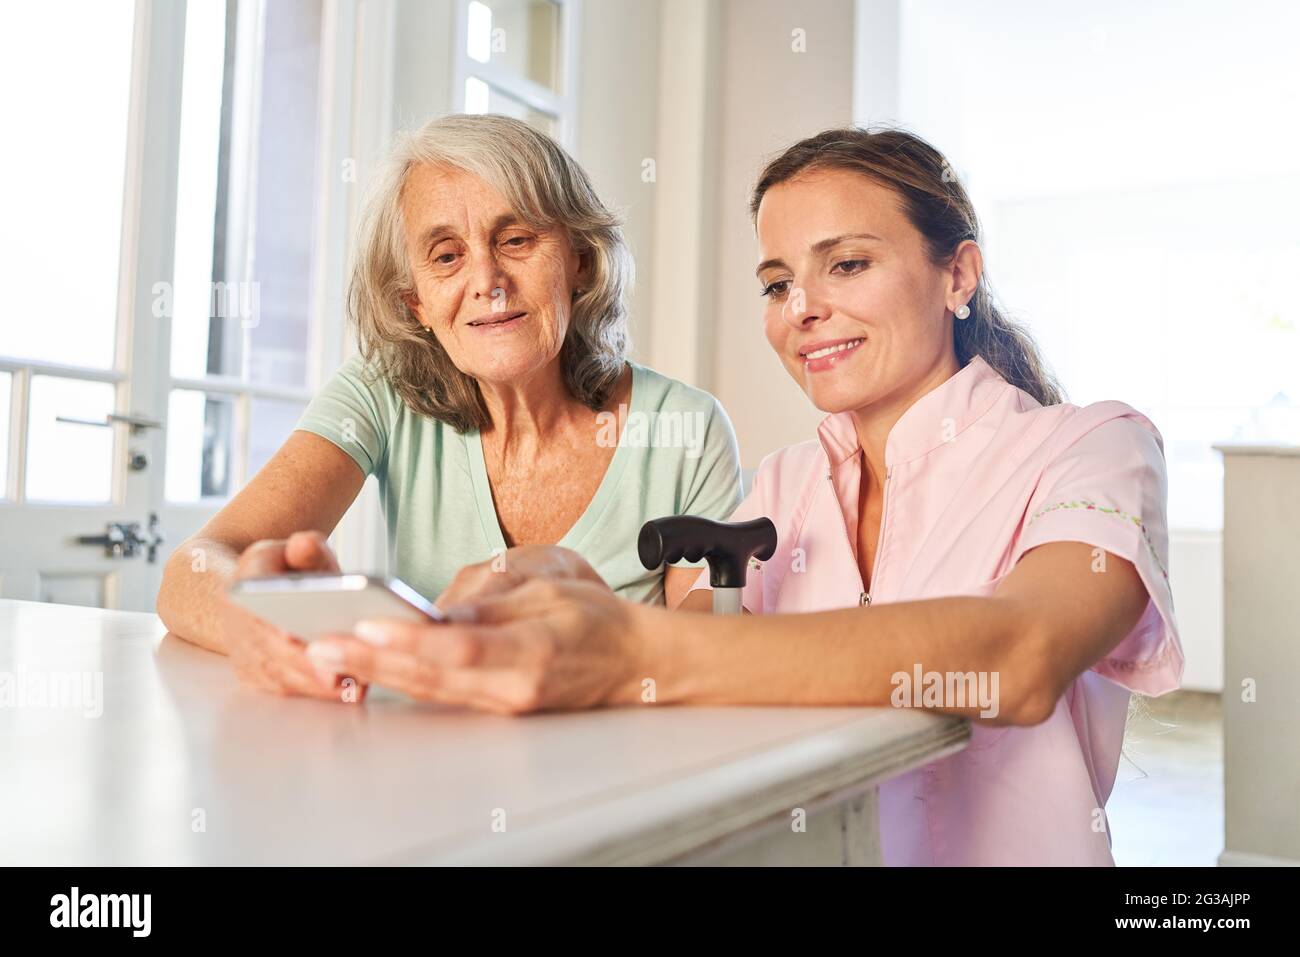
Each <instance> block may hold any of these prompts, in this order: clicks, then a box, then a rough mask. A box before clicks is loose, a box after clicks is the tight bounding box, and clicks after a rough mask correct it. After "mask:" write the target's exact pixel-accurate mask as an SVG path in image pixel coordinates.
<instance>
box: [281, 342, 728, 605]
mask: <svg viewBox="0 0 1300 957" xmlns="http://www.w3.org/2000/svg"><path fill="white" fill-rule="evenodd" d="M629 365H631V367H632V395H631V397H630V399H629V409H628V415H627V418H626V422H625V427H624V430H623V433H622V435H621V436H620V435H618V433H617V428H618V424H617V417H615V416H613V415H612V414H606V415H604V416H602V417H593V429H594V430H595V433H594V437H595V439H596V440H597V441H607V442H610V443H613V442H615V441H617V442H618V443H619V444H618V447H617V448H616V449H615V450H614V455H613V457H612V458H611V460H610V463H609V467H608V469H607V470H606V472H605V476H604V478H603V480H602V481H601V483H600V486H599V488H597V490H596V494H595V496H594V497H593V498H592V500H591V502H590V504H588V506H587V509H586V511H585V512H583V513H582V515H581V517H580V518H579V519H578V520H577V522H576V523H575V524H574V526H573V527H572V528H570V529H569V530H568V532H566V533H565V535H564V537H563V538H561V539H560V540H559V542H558V543H557V544H559V545H562V546H564V547H566V548H571V549H573V550H574V551H576V552H578V553H579V554H581V555H582V556H583V557H584V558H585V559H586V560H587V561H588V562H590V563H591V565H592V567H593V568H595V569H596V571H597V572H598V573H599V574H600V575H601V577H602V578H604V579H605V581H606V582H608V583H609V585H610V587H611V588H613V589H614V591H615V592H617V593H618V594H619V595H621V596H622V597H624V598H628V599H631V600H633V601H638V602H653V603H659V604H662V603H663V600H664V591H663V570H662V569H657V570H655V571H647V570H646V569H645V568H643V567H642V566H641V560H640V559H639V558H638V557H637V553H636V541H637V534H638V533H639V532H640V530H641V526H642V525H643V524H644V523H645V522H646V521H647V520H648V519H651V518H660V517H662V516H665V515H702V516H704V517H706V518H713V519H717V520H720V521H725V520H726V519H727V518H728V517H729V516H730V515H731V513H732V511H733V510H734V509H735V508H736V506H737V505H738V504H739V503H740V499H741V476H740V457H739V454H738V453H737V449H736V436H735V432H734V431H733V430H732V427H731V421H730V420H729V419H728V418H727V414H726V412H725V411H724V410H723V408H722V406H721V405H720V404H719V403H718V400H717V399H715V398H714V397H713V396H711V395H709V394H708V393H707V392H703V391H701V390H699V389H694V388H691V387H690V386H688V385H684V384H683V383H681V382H677V381H675V380H673V379H669V378H667V377H665V376H662V375H660V374H659V373H657V372H655V371H654V370H652V369H647V368H645V367H644V366H640V365H637V364H636V363H634V362H633V363H629ZM363 369H364V365H363V360H362V359H361V357H360V356H353V357H352V358H351V359H349V360H347V361H346V362H345V363H344V364H343V365H342V366H341V367H340V368H339V370H338V371H337V372H335V373H334V376H333V377H332V378H331V379H330V380H329V382H328V383H326V385H325V387H324V389H322V390H321V392H320V393H319V394H318V395H317V396H316V397H315V398H314V399H312V401H311V404H310V405H308V407H307V410H306V412H304V413H303V416H302V418H301V420H300V421H299V422H298V426H297V427H298V428H299V429H302V430H305V431H307V432H313V433H315V434H316V435H320V436H323V437H324V438H326V439H329V440H330V441H331V442H333V443H334V444H335V445H337V446H338V447H339V448H340V449H342V450H343V451H344V452H346V453H347V454H348V455H350V456H351V457H352V459H353V461H355V462H356V463H357V465H359V466H360V467H361V471H362V472H364V473H365V474H366V475H374V476H375V477H376V478H377V479H378V481H379V494H380V500H381V502H382V504H383V509H384V515H385V519H386V522H387V526H388V567H389V573H390V574H392V575H395V576H396V577H398V578H400V579H402V580H403V581H404V582H406V583H407V584H408V585H410V586H411V587H412V588H414V589H415V590H416V591H418V592H420V593H421V594H423V595H425V596H426V597H428V598H429V599H430V600H432V599H435V598H437V596H438V595H439V594H440V593H441V592H442V590H443V589H444V588H445V587H446V586H447V585H448V584H449V583H450V582H451V579H452V576H453V575H455V573H456V572H457V571H458V570H459V569H460V568H461V567H462V566H464V565H468V564H472V563H475V562H483V561H487V560H489V559H491V558H493V557H494V556H495V555H498V554H500V553H501V552H502V551H504V550H505V548H506V543H505V539H504V537H503V536H502V534H501V525H500V523H499V522H498V521H497V514H496V508H495V507H494V505H493V502H492V489H491V486H490V485H489V484H488V476H487V467H486V465H485V464H484V461H483V446H482V443H481V441H480V437H479V433H478V432H477V431H473V432H467V433H465V434H464V435H460V434H457V432H456V430H455V429H453V428H452V427H451V426H450V425H447V424H446V423H445V422H439V421H437V420H435V419H431V418H429V417H427V416H424V415H421V414H419V413H416V412H414V411H412V410H411V409H410V408H409V407H407V405H406V404H405V403H404V402H403V401H402V399H401V397H400V396H398V395H397V393H396V392H395V391H394V390H393V388H392V386H391V385H390V384H389V382H388V381H387V380H386V379H384V378H383V377H382V376H372V375H370V374H369V373H368V372H367V374H366V375H364V376H363V374H362V373H363ZM372 378H373V381H371V380H372ZM546 498H547V493H546V489H538V490H537V507H538V508H545V507H546ZM680 564H682V565H687V566H699V565H702V564H703V563H702V562H695V563H692V562H681V563H680Z"/></svg>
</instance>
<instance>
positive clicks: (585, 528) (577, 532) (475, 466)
mask: <svg viewBox="0 0 1300 957" xmlns="http://www.w3.org/2000/svg"><path fill="white" fill-rule="evenodd" d="M627 364H628V366H629V367H630V368H631V370H632V395H631V396H629V398H628V402H627V406H628V416H627V420H626V421H624V423H623V428H622V429H620V430H619V435H618V445H617V446H616V447H615V448H614V454H613V455H612V456H611V457H610V460H609V464H608V465H607V466H605V474H604V475H603V476H602V477H601V480H600V485H598V486H597V487H596V494H595V495H593V496H592V497H591V501H590V502H588V503H587V507H586V508H585V509H584V510H583V512H582V514H581V515H579V516H578V519H577V521H575V522H574V523H573V525H572V526H570V528H569V530H568V531H566V532H565V533H564V534H563V535H562V536H561V537H560V540H559V541H557V542H556V543H555V544H556V545H557V546H559V547H563V548H572V549H573V550H574V551H581V549H579V548H578V546H579V545H580V544H581V543H582V541H583V539H584V538H586V536H587V535H588V533H590V531H591V529H592V528H593V527H594V526H595V525H596V523H597V522H598V521H599V520H600V517H601V516H602V515H603V514H604V513H605V510H606V509H607V508H608V507H609V504H610V502H611V501H612V500H613V498H614V494H615V492H616V490H617V489H618V486H619V482H620V480H621V479H622V476H623V472H624V471H625V470H626V468H627V459H628V455H630V454H631V453H630V452H629V451H628V449H627V448H626V447H625V444H624V437H625V436H626V434H627V426H628V422H630V421H631V420H632V416H633V415H636V414H640V413H641V412H643V411H644V410H643V408H642V406H643V404H644V402H645V400H646V395H645V391H646V390H645V386H644V382H643V375H642V369H641V367H640V366H639V365H637V364H636V363H634V362H631V361H629V362H628V363H627ZM463 438H464V440H465V452H466V456H467V457H468V459H469V472H470V479H471V481H472V482H473V486H474V502H475V504H476V505H477V506H478V516H479V521H480V522H481V523H482V525H483V535H484V537H486V538H487V541H488V545H490V546H491V547H492V549H493V550H494V551H495V550H498V549H499V550H501V551H505V550H506V549H507V548H509V547H510V546H508V545H507V544H506V537H505V535H504V534H503V533H502V531H501V519H500V517H499V516H498V515H497V509H496V503H495V501H494V500H493V498H492V483H491V481H489V479H488V473H487V460H486V459H485V458H484V457H483V437H482V435H481V434H480V433H479V430H478V429H473V430H471V431H469V432H466V433H464V435H463Z"/></svg>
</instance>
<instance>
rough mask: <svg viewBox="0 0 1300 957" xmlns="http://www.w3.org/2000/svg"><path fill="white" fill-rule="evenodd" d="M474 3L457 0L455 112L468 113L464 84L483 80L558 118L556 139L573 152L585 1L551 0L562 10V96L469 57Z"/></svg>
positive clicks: (453, 32)
mask: <svg viewBox="0 0 1300 957" xmlns="http://www.w3.org/2000/svg"><path fill="white" fill-rule="evenodd" d="M471 2H472V0H456V12H455V17H454V25H453V29H452V51H451V63H452V76H451V108H452V111H453V112H455V113H464V112H465V81H466V80H469V79H477V80H481V81H483V82H484V83H486V84H487V85H488V86H490V87H492V88H494V89H496V90H498V91H499V92H501V93H504V94H505V95H506V96H509V97H513V98H514V99H516V100H519V101H520V102H521V103H524V104H525V105H526V106H528V107H529V108H530V109H534V110H537V111H538V112H540V113H545V114H547V115H548V116H553V117H555V125H556V131H557V136H556V138H557V139H558V140H559V141H560V144H561V145H562V146H563V147H564V148H565V149H567V150H568V151H569V152H574V151H575V146H576V143H577V137H578V95H577V94H578V61H579V59H580V57H579V56H578V43H579V39H580V35H581V31H580V28H581V24H582V0H551V2H553V3H555V4H556V5H557V6H558V7H559V8H560V10H559V13H560V70H559V74H560V92H559V93H557V92H555V91H554V90H550V89H547V88H546V87H544V86H542V85H541V84H540V83H535V82H533V81H532V80H530V79H528V78H527V77H522V76H519V75H518V74H516V73H512V72H510V71H508V70H504V69H502V68H501V67H500V66H498V65H497V64H495V63H493V62H492V61H491V60H489V61H488V62H487V63H480V62H479V61H478V60H475V59H473V58H471V57H470V55H469V52H468V51H467V50H466V48H465V45H466V38H467V34H468V32H469V5H470V3H471Z"/></svg>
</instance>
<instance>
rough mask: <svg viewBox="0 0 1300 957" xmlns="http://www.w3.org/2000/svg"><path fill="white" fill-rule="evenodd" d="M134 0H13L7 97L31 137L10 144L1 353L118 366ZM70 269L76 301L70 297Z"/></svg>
mask: <svg viewBox="0 0 1300 957" xmlns="http://www.w3.org/2000/svg"><path fill="white" fill-rule="evenodd" d="M134 9H135V4H134V3H133V2H132V0H63V2H60V3H11V4H6V5H5V10H4V17H5V25H4V29H3V30H0V101H2V102H3V112H4V122H5V129H6V130H7V131H9V132H10V133H13V132H15V131H18V130H21V131H22V136H21V144H22V145H21V146H20V145H18V141H17V140H15V141H12V142H11V143H10V144H9V145H7V146H6V147H5V148H4V149H2V150H0V184H3V187H0V188H3V190H4V211H5V212H4V228H3V229H0V286H2V287H3V288H4V290H5V317H6V318H5V321H4V322H3V323H0V353H3V354H7V355H11V356H19V357H22V358H30V359H44V360H47V361H50V362H61V363H67V364H71V365H84V366H93V367H96V368H109V367H110V366H111V365H112V364H113V358H114V334H115V331H116V323H117V292H118V287H117V278H118V263H119V250H120V247H121V239H122V236H121V231H122V185H123V176H124V172H125V168H126V130H127V116H128V110H129V98H130V80H131V44H132V29H133V18H134ZM74 222H75V228H74V225H73V224H74ZM69 271H73V272H75V277H74V278H75V282H74V286H75V289H76V295H75V298H74V300H73V301H72V302H66V301H62V299H63V293H62V290H65V289H67V288H68V283H69ZM69 428H71V427H69ZM105 434H107V432H106V433H105Z"/></svg>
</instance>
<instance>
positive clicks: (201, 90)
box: [171, 2, 226, 378]
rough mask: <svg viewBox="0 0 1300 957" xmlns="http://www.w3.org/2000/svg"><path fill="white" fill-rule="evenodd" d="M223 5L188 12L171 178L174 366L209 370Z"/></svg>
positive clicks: (183, 372)
mask: <svg viewBox="0 0 1300 957" xmlns="http://www.w3.org/2000/svg"><path fill="white" fill-rule="evenodd" d="M225 56H226V5H225V4H224V3H221V2H208V3H194V4H190V5H189V7H188V8H187V10H186V14H185V70H184V74H185V78H184V80H183V82H182V86H181V145H180V168H179V171H178V174H177V184H176V245H175V260H174V261H175V266H174V269H175V272H174V280H173V284H172V302H171V316H172V344H171V350H172V374H173V375H177V376H184V377H186V378H200V377H202V376H203V375H204V374H205V373H206V372H207V371H208V338H209V323H210V321H211V319H212V318H213V313H214V312H216V311H217V310H215V309H213V302H212V300H213V296H212V292H213V290H212V285H211V284H212V279H213V272H212V270H213V259H214V245H215V242H214V235H215V229H216V216H217V182H218V175H217V174H218V170H219V165H220V159H221V85H222V80H223V78H224V76H225Z"/></svg>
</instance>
